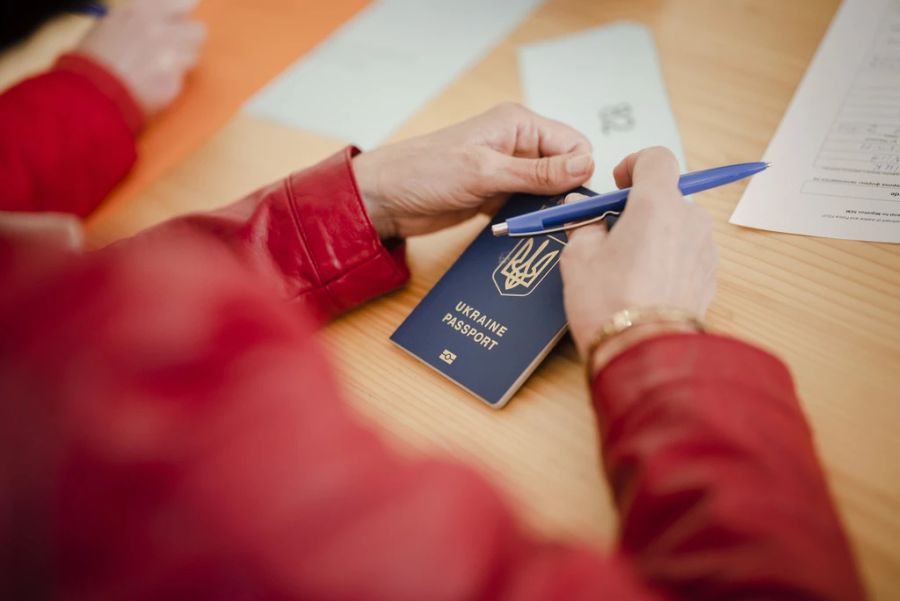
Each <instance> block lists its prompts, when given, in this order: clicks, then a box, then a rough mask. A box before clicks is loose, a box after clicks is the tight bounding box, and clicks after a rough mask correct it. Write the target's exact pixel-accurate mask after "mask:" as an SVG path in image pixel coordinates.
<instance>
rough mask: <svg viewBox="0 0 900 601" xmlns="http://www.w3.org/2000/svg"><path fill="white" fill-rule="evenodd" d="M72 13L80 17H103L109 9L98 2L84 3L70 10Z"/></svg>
mask: <svg viewBox="0 0 900 601" xmlns="http://www.w3.org/2000/svg"><path fill="white" fill-rule="evenodd" d="M72 12H73V13H80V14H82V15H90V16H92V17H105V16H106V14H107V13H108V12H109V9H108V8H106V6H104V5H103V4H100V3H99V2H86V3H84V4H82V5H81V6H79V7H77V8H75V9H74V10H72Z"/></svg>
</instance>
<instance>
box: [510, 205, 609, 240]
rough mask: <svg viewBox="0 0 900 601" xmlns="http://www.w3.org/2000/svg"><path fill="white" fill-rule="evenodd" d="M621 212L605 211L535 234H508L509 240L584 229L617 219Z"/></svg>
mask: <svg viewBox="0 0 900 601" xmlns="http://www.w3.org/2000/svg"><path fill="white" fill-rule="evenodd" d="M621 214H622V212H621V211H605V212H604V213H601V214H600V215H597V216H596V217H591V218H590V219H585V220H584V221H573V222H571V223H566V224H564V225H560V226H559V227H552V228H550V229H544V230H540V231H537V232H525V233H522V234H509V237H510V238H527V237H529V236H543V235H544V234H555V233H556V232H563V231H569V230H575V229H578V228H580V227H584V226H586V225H590V224H592V223H597V222H598V221H603V220H604V219H606V218H607V217H618V216H619V215H621Z"/></svg>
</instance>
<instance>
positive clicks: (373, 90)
mask: <svg viewBox="0 0 900 601" xmlns="http://www.w3.org/2000/svg"><path fill="white" fill-rule="evenodd" d="M540 2H541V0H503V2H484V1H483V0H454V1H453V2H447V1H445V0H377V1H375V2H373V3H372V4H371V5H370V6H369V7H367V8H366V9H364V10H363V11H362V12H360V13H359V14H358V15H356V16H355V17H354V18H353V19H351V20H350V21H348V22H347V24H345V25H344V26H343V27H342V28H341V29H339V30H338V31H337V32H335V34H334V35H332V36H331V37H330V38H328V39H327V40H325V41H324V42H323V43H322V44H321V45H320V46H318V47H317V48H315V49H313V50H312V52H310V53H309V54H308V55H307V56H305V57H303V58H302V59H300V60H299V61H298V62H296V63H295V64H294V65H292V66H291V67H289V68H288V69H287V70H286V71H285V72H284V73H282V74H281V75H280V76H279V77H277V78H276V79H275V80H274V81H273V82H272V83H271V84H269V85H268V86H267V87H266V88H264V89H263V90H262V91H261V92H259V93H258V94H257V95H256V96H255V97H253V98H251V99H250V101H249V103H248V105H247V106H246V111H248V112H249V113H250V114H252V115H254V116H258V117H263V118H267V119H271V120H274V121H277V122H280V123H285V124H287V125H291V126H294V127H298V128H301V129H304V130H307V131H311V132H314V133H318V134H322V135H325V136H329V137H333V138H337V139H340V140H344V141H347V142H354V143H356V144H359V145H360V146H364V147H371V146H373V145H375V144H378V143H379V142H382V141H383V140H384V139H385V138H387V137H388V136H389V135H390V133H391V132H393V131H394V130H395V129H396V128H397V127H399V126H400V125H402V124H403V123H404V122H405V121H406V120H407V119H408V118H409V117H410V116H411V115H412V114H413V113H414V112H415V111H416V110H418V109H419V108H420V107H421V106H422V105H423V104H425V103H426V102H427V101H429V100H430V99H431V98H433V97H434V96H436V95H437V94H438V93H439V92H440V91H441V90H442V89H444V88H445V87H446V86H447V85H448V84H450V82H452V81H453V80H454V79H456V78H457V77H458V76H459V75H461V74H462V73H464V72H465V71H466V69H468V68H469V67H470V66H471V65H473V64H475V63H476V62H477V61H478V60H479V59H480V58H481V57H482V56H483V55H484V54H485V53H487V51H488V50H490V49H491V48H492V47H493V46H495V45H496V44H498V43H499V42H500V41H501V40H502V39H503V38H505V37H506V36H507V35H508V34H509V32H510V31H512V30H513V29H514V28H515V27H516V26H517V25H518V24H519V23H520V22H521V21H522V20H523V19H524V18H525V17H526V16H527V15H528V14H529V13H531V12H532V11H533V10H534V9H535V8H536V7H537V6H538V5H539V4H540Z"/></svg>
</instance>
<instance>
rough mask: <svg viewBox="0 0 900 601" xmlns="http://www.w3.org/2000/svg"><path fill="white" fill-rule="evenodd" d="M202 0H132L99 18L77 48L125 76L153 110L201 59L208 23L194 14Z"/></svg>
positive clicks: (150, 112) (136, 94) (168, 100)
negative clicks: (198, 2)
mask: <svg viewBox="0 0 900 601" xmlns="http://www.w3.org/2000/svg"><path fill="white" fill-rule="evenodd" d="M197 1H198V0H131V1H130V2H128V3H127V4H125V5H123V6H121V7H117V8H114V9H112V10H111V11H110V13H109V15H108V16H106V17H104V18H103V19H101V20H100V21H98V23H97V25H95V26H94V28H93V29H91V30H90V31H89V32H88V34H87V35H86V36H85V38H84V39H83V40H82V41H81V44H79V46H78V48H77V51H78V52H80V53H82V54H85V55H87V56H89V57H91V58H93V59H94V60H96V61H97V62H98V63H100V64H101V65H103V66H104V67H106V68H108V69H109V70H110V71H112V72H113V73H115V75H117V76H118V77H119V79H121V80H122V82H123V83H124V84H125V86H126V87H127V88H128V89H129V90H130V91H131V93H132V94H133V96H134V98H135V100H136V101H137V103H138V104H139V105H141V108H143V109H144V112H145V113H146V114H147V115H153V114H154V113H157V112H159V111H161V110H162V109H164V108H165V107H166V106H168V105H169V104H170V103H171V102H172V101H173V100H175V98H176V97H177V96H178V94H179V93H180V92H181V89H182V87H183V85H184V77H185V73H187V71H188V70H189V69H190V68H191V67H193V66H194V64H196V62H197V55H198V53H199V52H200V46H201V45H202V43H203V41H204V39H206V28H205V26H204V25H203V24H202V23H199V22H197V21H194V20H192V19H191V18H190V16H189V13H190V12H191V11H192V10H193V8H194V6H196V4H197Z"/></svg>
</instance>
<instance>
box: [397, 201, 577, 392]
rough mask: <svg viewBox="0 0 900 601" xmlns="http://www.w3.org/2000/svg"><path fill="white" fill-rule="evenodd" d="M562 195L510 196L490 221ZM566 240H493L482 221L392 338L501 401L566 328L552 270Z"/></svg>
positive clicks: (558, 286)
mask: <svg viewBox="0 0 900 601" xmlns="http://www.w3.org/2000/svg"><path fill="white" fill-rule="evenodd" d="M576 192H580V193H582V194H587V195H591V194H593V192H591V191H590V190H587V189H586V188H579V189H578V190H576ZM564 197H565V195H559V196H553V197H549V196H532V195H525V194H519V195H516V196H514V197H513V198H511V199H510V200H509V202H507V203H506V205H505V206H504V208H503V209H502V210H501V211H500V212H498V213H497V215H496V216H495V217H494V219H493V220H492V221H491V225H493V224H495V223H501V222H503V221H505V220H506V219H508V218H510V217H513V216H515V215H520V214H522V213H527V212H529V211H536V210H538V209H541V208H545V207H548V206H552V205H555V204H557V203H559V202H560V201H561V200H562V199H563V198H564ZM565 244H566V236H565V234H564V233H556V234H550V235H546V236H535V237H530V238H508V237H502V238H497V237H495V236H494V235H493V234H492V233H491V227H490V225H488V227H486V228H485V229H484V230H483V231H482V232H481V233H480V234H479V235H478V237H477V238H475V240H474V241H473V242H472V243H471V244H470V245H469V247H468V248H467V249H466V250H465V252H463V254H462V255H460V257H459V259H457V260H456V262H455V263H454V264H453V265H452V266H451V267H450V269H449V270H448V271H447V273H445V274H444V276H443V277H442V278H441V279H440V281H439V282H438V283H437V284H436V285H435V286H434V288H432V289H431V291H430V292H428V294H427V295H426V296H425V298H423V299H422V301H421V302H420V303H419V304H418V305H417V306H416V308H415V309H413V312H412V313H410V314H409V317H407V318H406V320H405V321H404V322H403V323H402V324H400V327H399V328H397V330H396V331H395V332H394V333H393V335H392V336H391V340H392V341H393V342H394V343H396V344H397V345H398V346H400V347H401V348H403V349H405V350H407V351H408V352H410V353H412V354H413V355H414V356H415V357H417V358H418V359H420V360H421V361H423V362H424V363H426V364H427V365H430V366H431V367H433V368H434V369H436V370H437V371H439V372H440V373H442V374H444V375H445V376H447V377H448V378H450V379H451V380H453V381H454V382H456V383H457V384H459V385H460V386H462V387H463V388H465V389H466V390H468V391H469V392H471V393H472V394H474V395H475V396H477V397H479V398H481V399H482V400H483V401H484V402H486V403H487V404H489V405H490V406H491V407H494V408H500V407H502V406H503V405H505V404H506V403H507V402H508V401H509V399H510V398H511V397H512V395H513V394H515V392H516V390H518V389H519V387H520V386H521V385H522V384H523V383H524V382H525V380H526V379H527V378H528V376H529V375H530V374H531V372H533V371H534V369H535V368H536V367H537V366H538V365H539V364H540V362H541V360H543V358H544V357H545V356H546V355H547V353H549V352H550V350H551V349H552V348H553V346H554V345H555V344H556V343H557V342H558V341H559V339H560V338H561V337H562V336H563V334H565V331H566V315H565V312H564V310H563V295H562V280H561V278H560V274H559V259H560V256H561V255H562V250H563V248H564V247H565Z"/></svg>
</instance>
